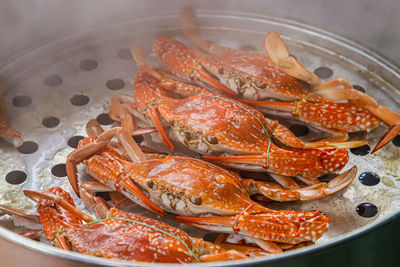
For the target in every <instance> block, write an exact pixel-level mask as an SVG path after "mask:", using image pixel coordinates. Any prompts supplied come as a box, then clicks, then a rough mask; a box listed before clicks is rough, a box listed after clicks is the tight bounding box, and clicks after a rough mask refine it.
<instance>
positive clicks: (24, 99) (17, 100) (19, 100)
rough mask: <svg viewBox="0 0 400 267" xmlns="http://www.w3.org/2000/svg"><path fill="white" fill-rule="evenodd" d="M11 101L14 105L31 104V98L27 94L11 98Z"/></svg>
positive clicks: (25, 105) (23, 105)
mask: <svg viewBox="0 0 400 267" xmlns="http://www.w3.org/2000/svg"><path fill="white" fill-rule="evenodd" d="M12 103H13V105H14V106H16V107H20V108H21V107H27V106H29V105H30V104H32V98H31V97H30V96H27V95H19V96H15V97H14V98H13V100H12Z"/></svg>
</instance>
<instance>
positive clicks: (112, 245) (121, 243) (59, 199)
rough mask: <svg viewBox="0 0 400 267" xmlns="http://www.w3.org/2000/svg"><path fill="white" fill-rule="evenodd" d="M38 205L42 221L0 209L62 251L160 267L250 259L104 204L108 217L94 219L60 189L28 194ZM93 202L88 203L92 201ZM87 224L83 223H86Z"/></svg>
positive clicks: (159, 223) (33, 233) (31, 216)
mask: <svg viewBox="0 0 400 267" xmlns="http://www.w3.org/2000/svg"><path fill="white" fill-rule="evenodd" d="M24 194H25V195H26V196H28V197H30V198H31V199H33V200H35V201H37V202H38V204H37V212H38V213H39V218H37V217H36V216H34V215H27V214H24V213H22V212H20V211H15V210H12V209H10V208H7V207H4V206H0V209H1V210H3V211H5V212H6V213H9V214H12V215H18V216H23V217H25V218H27V219H30V220H32V219H33V220H36V221H38V220H40V222H41V223H42V225H43V228H44V232H45V234H46V236H47V238H48V239H50V240H51V241H53V242H54V243H55V245H56V246H58V247H59V248H61V249H64V250H73V251H78V252H80V253H84V254H87V255H92V256H97V257H104V258H110V259H120V260H126V261H140V262H158V263H196V262H210V261H225V260H238V259H245V258H247V256H246V255H244V254H242V253H239V252H237V251H234V250H225V249H223V248H221V247H219V246H217V245H214V244H212V243H210V242H207V241H204V240H202V239H200V238H194V237H190V236H189V235H188V234H186V233H185V232H184V231H182V230H180V229H177V228H175V227H172V226H170V225H168V224H165V223H162V222H159V221H157V220H154V219H150V218H146V217H142V216H139V215H135V214H132V213H127V212H124V211H122V210H119V209H116V208H111V209H109V208H108V205H107V204H106V203H101V204H99V203H98V202H97V203H98V204H99V206H101V209H103V210H104V212H103V213H104V214H106V216H104V217H100V220H95V219H94V218H93V217H91V216H90V215H88V214H85V213H83V212H82V211H80V210H78V209H77V208H76V207H75V205H74V202H73V200H72V198H71V196H70V195H69V194H68V193H67V192H66V191H64V190H63V189H61V188H59V187H52V188H49V189H47V190H46V191H44V192H36V191H31V190H25V191H24ZM89 202H90V201H89ZM84 222H85V223H84ZM42 232H43V231H41V230H39V231H38V230H33V231H27V232H24V233H22V235H24V236H26V237H30V238H33V237H36V236H39V235H42Z"/></svg>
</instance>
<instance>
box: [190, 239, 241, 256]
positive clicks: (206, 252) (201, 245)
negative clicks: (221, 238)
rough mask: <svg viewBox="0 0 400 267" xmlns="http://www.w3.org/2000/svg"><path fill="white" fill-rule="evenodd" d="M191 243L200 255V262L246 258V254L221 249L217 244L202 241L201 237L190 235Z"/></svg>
mask: <svg viewBox="0 0 400 267" xmlns="http://www.w3.org/2000/svg"><path fill="white" fill-rule="evenodd" d="M191 239H192V243H193V246H194V247H195V248H197V251H198V253H199V255H200V261H201V262H216V261H224V260H240V259H246V258H248V257H247V256H246V255H244V254H242V253H240V252H238V251H235V250H225V249H221V248H220V247H219V246H217V245H215V244H213V243H211V242H208V241H204V240H203V239H201V238H195V237H192V238H191Z"/></svg>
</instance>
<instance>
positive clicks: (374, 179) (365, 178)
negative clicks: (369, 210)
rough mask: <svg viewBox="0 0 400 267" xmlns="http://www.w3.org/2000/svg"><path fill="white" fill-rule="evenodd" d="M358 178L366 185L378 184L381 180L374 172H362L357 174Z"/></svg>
mask: <svg viewBox="0 0 400 267" xmlns="http://www.w3.org/2000/svg"><path fill="white" fill-rule="evenodd" d="M358 180H359V181H360V182H361V183H362V184H363V185H367V186H373V185H377V184H379V182H380V181H381V178H380V177H379V175H378V174H376V173H374V172H363V173H361V174H360V176H358Z"/></svg>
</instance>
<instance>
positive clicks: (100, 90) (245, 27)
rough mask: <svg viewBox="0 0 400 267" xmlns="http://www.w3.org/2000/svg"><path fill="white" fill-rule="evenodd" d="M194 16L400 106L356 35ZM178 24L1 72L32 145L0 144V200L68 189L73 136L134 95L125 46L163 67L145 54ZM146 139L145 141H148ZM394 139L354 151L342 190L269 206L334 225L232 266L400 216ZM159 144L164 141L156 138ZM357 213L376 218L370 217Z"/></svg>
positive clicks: (235, 40) (68, 46) (117, 28)
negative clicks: (317, 215)
mask: <svg viewBox="0 0 400 267" xmlns="http://www.w3.org/2000/svg"><path fill="white" fill-rule="evenodd" d="M198 21H199V25H200V31H201V34H202V36H203V37H204V38H205V39H206V40H210V41H213V42H216V43H218V44H221V45H225V46H229V47H232V48H241V49H250V50H252V49H255V50H258V51H259V52H263V53H264V48H263V40H264V36H265V34H266V33H267V32H269V31H271V30H277V31H278V32H279V33H280V34H281V35H282V37H283V38H284V40H285V42H286V43H287V45H288V47H289V50H290V52H291V53H292V54H293V55H295V56H296V57H297V59H298V60H299V61H300V62H301V63H303V65H305V66H306V67H307V68H308V69H309V70H315V69H317V68H319V67H321V66H324V67H327V68H328V69H330V70H332V71H333V75H332V76H331V77H330V78H333V77H342V78H344V79H346V80H348V81H349V82H350V83H352V84H354V85H358V86H359V87H357V88H360V87H362V88H364V89H365V90H366V92H367V93H368V94H369V95H371V96H372V97H374V98H375V99H376V100H377V102H378V103H380V104H381V105H385V106H386V107H388V108H390V109H392V110H393V111H395V112H400V108H399V102H400V94H399V91H398V90H397V89H396V88H399V86H400V74H399V71H398V69H397V68H396V67H395V66H393V65H392V64H390V63H389V62H387V61H386V60H385V59H383V58H382V57H380V56H379V55H377V54H375V53H373V52H371V51H369V50H368V49H366V48H363V47H361V46H359V45H358V44H356V43H353V42H352V41H350V40H347V39H343V38H341V37H338V36H335V35H333V34H330V33H327V32H324V31H322V30H320V29H316V28H312V27H309V26H305V25H301V24H298V23H295V22H292V21H287V20H282V19H277V18H272V17H265V16H259V15H254V14H243V13H215V12H209V11H203V12H198ZM177 22H178V19H177V14H163V15H161V16H154V17H146V18H137V19H134V20H132V21H127V22H124V23H120V24H114V25H109V26H107V27H102V28H96V29H91V30H90V31H87V32H81V33H77V34H75V35H72V36H66V37H65V38H64V39H61V40H58V41H56V42H53V43H50V44H48V45H46V46H43V47H40V48H37V49H34V50H32V51H31V52H30V53H28V54H25V55H23V56H21V57H20V58H16V59H15V61H14V62H12V63H11V64H8V65H7V66H4V67H3V68H1V69H0V73H1V75H2V76H3V78H4V86H5V88H6V93H5V97H4V101H5V104H6V107H7V109H8V113H9V119H10V122H11V125H12V126H13V127H14V128H16V129H18V130H19V131H21V133H22V134H23V135H24V137H25V140H26V141H27V142H30V143H25V145H24V146H23V147H22V148H20V149H19V150H17V149H15V148H13V147H12V146H10V145H9V144H7V143H5V142H0V151H1V154H0V162H2V163H1V168H0V177H1V179H0V203H1V204H4V205H7V206H11V207H14V208H17V209H23V210H25V211H29V212H33V211H34V203H33V202H31V201H30V200H28V199H26V198H25V197H24V196H23V194H22V190H24V189H33V190H40V191H42V190H45V189H46V188H48V187H50V186H54V185H57V186H61V187H63V188H64V189H66V190H68V191H69V192H72V190H71V188H70V187H69V184H68V181H67V178H66V176H65V174H64V173H63V171H64V168H63V165H60V164H64V163H65V160H66V156H67V155H68V153H70V152H71V151H72V150H73V148H72V147H71V146H70V145H73V143H74V141H76V139H74V137H75V138H76V136H86V133H85V125H86V123H87V121H88V120H89V119H91V118H98V120H99V122H100V123H102V124H103V125H105V128H108V127H110V125H108V124H109V123H110V121H109V120H108V118H107V116H106V115H105V114H106V113H107V112H108V110H109V100H110V98H111V96H113V95H115V94H120V93H122V94H133V86H132V80H133V77H134V74H135V73H136V71H137V70H138V68H137V67H136V65H135V63H134V62H133V60H132V58H131V56H130V54H129V47H130V46H131V45H133V44H139V45H141V46H142V47H143V48H144V49H145V52H146V54H147V58H148V59H149V60H148V61H149V62H148V63H149V64H150V65H157V64H158V62H157V61H156V60H154V59H151V58H150V57H149V55H150V53H151V45H152V42H153V41H154V39H155V38H156V37H158V36H161V35H166V34H167V35H171V36H173V37H175V38H177V39H179V40H181V41H184V42H186V43H188V42H187V39H186V38H185V37H184V36H183V34H182V33H181V31H180V30H179V28H178V25H177ZM319 70H321V69H319ZM325 70H326V69H325ZM328 72H329V71H328ZM325 74H326V73H325ZM289 126H290V125H289ZM386 130H387V128H386V127H385V126H381V127H379V128H378V129H375V130H374V131H373V132H371V133H369V134H366V133H362V134H357V135H356V136H355V138H358V139H366V140H368V141H369V145H370V147H371V148H372V147H373V146H374V145H375V144H376V142H377V141H378V140H379V138H380V137H381V136H382V135H383V134H384V132H385V131H386ZM308 135H309V136H306V138H307V137H308V138H309V137H312V135H313V132H312V131H310V133H309V134H308ZM310 135H311V136H310ZM148 141H149V140H148V138H146V139H145V142H148ZM397 141H399V140H397ZM396 144H397V143H396V142H394V143H389V144H388V145H387V146H386V147H384V148H383V149H381V150H380V151H379V152H377V153H375V154H374V155H365V156H357V155H354V154H352V153H350V154H351V155H350V160H349V163H348V165H347V166H346V167H345V168H344V170H346V169H348V168H350V167H352V166H353V165H357V167H358V174H357V178H356V179H355V180H354V181H353V183H352V184H351V185H350V186H349V187H348V188H346V189H345V190H342V191H340V192H338V193H336V194H334V195H331V196H327V197H324V198H322V199H317V200H312V201H303V202H293V203H272V204H268V207H270V208H273V209H295V210H317V209H318V210H321V211H323V212H324V213H326V214H327V215H328V216H329V217H330V218H331V219H332V223H331V226H330V228H329V231H328V232H327V234H326V235H324V236H323V237H322V238H321V239H320V240H318V241H317V243H316V244H315V245H312V246H309V247H305V248H302V249H298V250H294V251H289V252H286V253H283V254H280V255H276V256H271V257H266V258H257V259H252V260H250V261H241V262H230V263H229V265H231V266H232V265H235V264H243V263H250V262H253V263H260V262H265V263H268V262H273V261H274V262H276V261H281V260H282V261H283V260H284V259H285V258H287V257H294V256H299V255H304V254H305V253H313V252H316V251H318V250H321V249H326V248H328V247H330V246H332V245H334V244H337V243H338V242H343V241H344V240H346V239H349V238H352V237H355V236H357V235H360V234H363V233H365V232H367V231H369V230H372V229H373V228H375V227H377V226H378V225H382V224H383V223H385V222H387V221H388V220H390V219H391V218H393V217H394V216H396V214H397V213H398V211H399V208H398V207H399V201H400V194H399V187H400V181H399V178H398V176H399V173H400V172H399V157H400V148H399V147H397V146H396ZM153 145H154V146H155V147H157V148H161V147H162V145H161V144H157V143H155V144H153ZM15 171H18V172H15ZM80 172H81V174H82V176H83V179H91V178H90V177H88V175H85V172H84V169H83V168H80ZM364 172H373V173H376V174H377V175H378V176H379V177H380V180H377V182H378V184H376V185H374V186H366V185H364V184H362V183H361V182H360V181H359V179H358V176H359V175H360V174H362V173H364ZM25 174H26V179H24V177H25ZM59 176H60V177H59ZM13 183H14V184H13ZM75 200H76V202H77V205H78V208H80V209H85V206H84V205H83V203H82V202H81V201H80V200H79V199H77V198H75ZM363 203H370V204H373V206H372V207H374V206H375V207H376V214H375V215H374V208H372V209H370V208H371V205H370V206H368V207H367V208H366V209H365V207H366V206H365V205H364V206H360V204H363ZM86 211H88V210H86ZM357 211H358V212H357ZM88 212H90V211H88ZM135 212H138V213H139V214H144V215H146V216H152V217H156V218H158V219H160V220H164V221H166V222H168V223H170V224H172V225H175V226H180V227H182V228H183V229H184V230H185V231H187V232H188V233H189V234H191V235H194V236H203V235H204V233H205V232H203V231H199V230H197V229H194V228H190V227H188V226H185V225H179V223H177V222H175V221H174V220H173V219H172V216H167V217H162V218H159V217H157V216H154V215H153V214H150V213H149V212H146V211H144V210H143V209H141V208H140V207H135ZM360 214H361V215H363V216H367V215H374V216H372V217H370V218H366V217H363V216H360ZM15 224H16V225H17V227H15V226H14V225H15ZM1 225H2V226H4V227H5V228H8V229H11V230H13V231H16V232H18V231H21V229H22V228H21V227H18V226H33V225H27V222H26V221H24V220H22V219H19V218H10V217H9V216H3V217H2V218H1ZM0 236H1V237H2V238H5V239H8V240H12V241H13V242H14V243H16V244H17V245H20V246H24V247H28V248H30V249H32V250H35V251H37V252H39V253H42V254H50V255H58V256H59V257H62V258H66V259H70V260H74V261H80V262H86V263H93V264H99V265H116V264H118V265H121V266H130V265H149V264H144V263H129V262H120V261H110V260H106V259H101V258H96V257H90V256H86V255H82V254H78V253H73V252H66V251H62V250H59V249H57V248H53V247H50V246H47V245H45V244H39V243H37V242H35V241H29V240H24V239H23V238H21V237H19V236H17V235H16V234H14V233H13V232H11V231H9V230H6V229H4V228H0ZM217 264H219V265H224V264H226V263H224V262H221V263H217ZM213 265H216V263H213Z"/></svg>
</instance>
